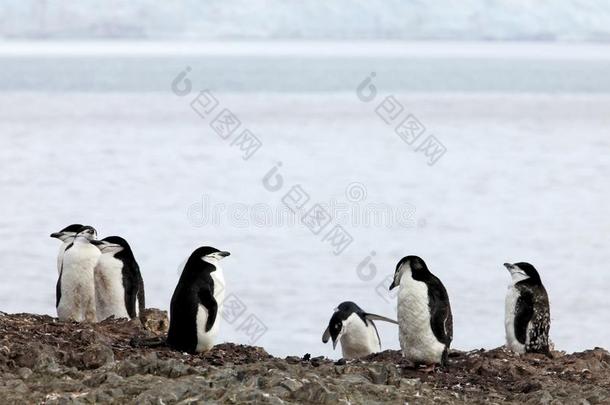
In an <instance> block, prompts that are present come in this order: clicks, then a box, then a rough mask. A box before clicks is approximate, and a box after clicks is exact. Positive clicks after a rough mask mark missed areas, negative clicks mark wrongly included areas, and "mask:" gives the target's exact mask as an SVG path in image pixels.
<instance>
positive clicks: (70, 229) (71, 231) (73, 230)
mask: <svg viewBox="0 0 610 405" xmlns="http://www.w3.org/2000/svg"><path fill="white" fill-rule="evenodd" d="M82 228H83V225H82V224H72V225H68V226H67V227H65V228H64V229H62V230H61V231H59V232H55V233H52V234H51V237H52V238H55V239H59V240H60V241H62V242H63V243H62V244H61V246H60V247H59V254H58V255H57V274H59V273H60V272H61V261H62V259H63V257H64V252H65V251H66V246H68V245H69V244H70V243H71V242H72V241H73V240H74V237H75V236H76V234H77V233H78V231H80V230H81V229H82ZM96 237H97V235H96Z"/></svg>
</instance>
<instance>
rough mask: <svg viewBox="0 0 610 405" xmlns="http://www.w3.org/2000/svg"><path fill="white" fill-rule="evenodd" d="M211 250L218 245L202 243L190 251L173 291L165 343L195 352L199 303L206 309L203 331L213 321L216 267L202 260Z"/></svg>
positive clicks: (215, 309) (207, 329)
mask: <svg viewBox="0 0 610 405" xmlns="http://www.w3.org/2000/svg"><path fill="white" fill-rule="evenodd" d="M214 252H218V249H215V248H211V247H207V246H205V247H200V248H198V249H197V250H195V251H194V252H193V253H192V254H191V256H190V257H189V259H188V260H187V262H186V264H185V265H184V270H182V275H181V276H180V280H179V281H178V285H177V286H176V289H175V290H174V294H173V295H172V301H171V304H170V318H169V319H170V323H169V332H168V334H167V344H168V345H169V346H171V347H173V348H174V349H176V350H180V351H185V352H188V353H195V351H196V348H197V311H198V309H199V304H201V305H203V306H204V307H205V308H206V309H207V310H208V319H207V322H206V327H205V329H206V332H207V331H209V330H210V329H211V328H212V325H214V322H216V316H217V311H218V304H217V302H216V300H215V299H214V287H215V286H214V279H213V278H212V275H211V273H212V272H213V271H215V270H216V267H215V266H214V265H212V264H210V263H207V262H204V261H203V260H202V257H203V256H206V255H208V254H210V253H214Z"/></svg>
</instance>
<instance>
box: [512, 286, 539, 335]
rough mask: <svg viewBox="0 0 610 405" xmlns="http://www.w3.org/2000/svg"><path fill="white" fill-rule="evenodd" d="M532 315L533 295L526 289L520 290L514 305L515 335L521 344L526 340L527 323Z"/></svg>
mask: <svg viewBox="0 0 610 405" xmlns="http://www.w3.org/2000/svg"><path fill="white" fill-rule="evenodd" d="M533 315H534V297H533V296H532V293H531V292H530V291H528V290H522V291H521V294H519V298H517V303H516V305H515V324H514V328H515V337H516V338H517V340H518V341H519V343H521V344H523V345H524V344H526V341H527V325H528V324H529V323H530V321H531V320H532V316H533Z"/></svg>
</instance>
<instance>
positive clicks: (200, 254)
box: [189, 246, 231, 265]
mask: <svg viewBox="0 0 610 405" xmlns="http://www.w3.org/2000/svg"><path fill="white" fill-rule="evenodd" d="M230 255H231V253H229V252H225V251H221V250H218V249H216V248H214V247H211V246H202V247H200V248H198V249H196V250H195V251H194V252H193V253H192V254H191V257H190V259H189V260H191V259H196V260H203V261H204V262H206V263H210V264H213V265H216V264H217V263H218V262H219V261H220V260H222V259H224V258H225V257H227V256H230Z"/></svg>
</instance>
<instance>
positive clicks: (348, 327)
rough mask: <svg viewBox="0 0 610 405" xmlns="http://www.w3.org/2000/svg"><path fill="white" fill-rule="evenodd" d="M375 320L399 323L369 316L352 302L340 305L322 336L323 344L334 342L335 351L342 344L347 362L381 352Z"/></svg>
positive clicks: (383, 317)
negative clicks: (338, 343)
mask: <svg viewBox="0 0 610 405" xmlns="http://www.w3.org/2000/svg"><path fill="white" fill-rule="evenodd" d="M373 320H376V321H386V322H390V323H394V324H398V322H396V321H394V320H392V319H389V318H386V317H385V316H381V315H375V314H369V313H367V312H364V311H363V310H362V308H360V307H359V306H358V305H356V304H355V303H353V302H351V301H345V302H342V303H341V304H339V306H338V307H337V308H336V309H335V312H334V313H333V315H332V316H331V318H330V321H329V322H328V327H327V328H326V330H325V331H324V334H323V335H322V342H323V343H327V342H328V340H329V339H332V341H333V349H335V348H336V347H337V342H339V341H340V342H341V351H342V352H343V358H344V359H346V360H350V359H356V358H359V357H364V356H368V355H369V354H371V353H377V352H379V351H381V339H380V338H379V332H378V331H377V327H376V326H375V323H374V322H373Z"/></svg>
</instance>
